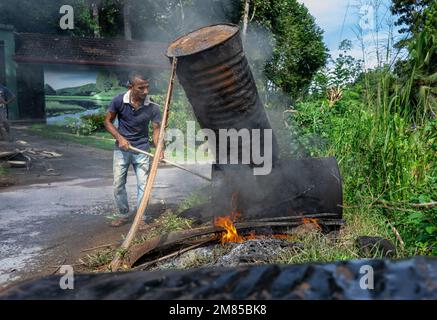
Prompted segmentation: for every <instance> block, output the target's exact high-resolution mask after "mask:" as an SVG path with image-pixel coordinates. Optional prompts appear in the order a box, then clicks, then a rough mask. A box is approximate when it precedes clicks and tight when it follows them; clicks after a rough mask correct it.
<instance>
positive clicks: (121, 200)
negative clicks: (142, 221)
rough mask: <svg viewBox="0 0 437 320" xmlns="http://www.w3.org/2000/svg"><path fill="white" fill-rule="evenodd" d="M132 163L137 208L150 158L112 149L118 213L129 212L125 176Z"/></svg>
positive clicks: (144, 184) (125, 213) (140, 154)
mask: <svg viewBox="0 0 437 320" xmlns="http://www.w3.org/2000/svg"><path fill="white" fill-rule="evenodd" d="M131 164H132V166H133V168H134V172H135V176H136V178H137V208H138V207H139V205H140V202H141V198H142V197H143V194H144V187H145V186H146V182H147V177H148V175H149V169H150V158H149V157H148V156H146V155H145V154H142V153H133V152H131V151H123V150H120V149H114V163H113V169H114V198H115V204H116V206H117V209H118V213H119V214H121V215H128V214H129V204H128V199H127V193H126V178H127V171H128V169H129V166H130V165H131Z"/></svg>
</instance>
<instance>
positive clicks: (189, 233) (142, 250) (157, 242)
mask: <svg viewBox="0 0 437 320" xmlns="http://www.w3.org/2000/svg"><path fill="white" fill-rule="evenodd" d="M301 224H302V221H282V222H281V221H279V222H278V221H249V222H240V223H235V228H236V229H237V230H238V231H240V230H245V229H252V228H265V227H273V228H274V227H297V226H299V225H301ZM317 224H319V225H321V226H341V225H343V224H344V222H343V221H342V220H333V221H318V222H317ZM219 232H223V228H220V227H215V226H209V227H201V228H196V229H190V230H184V231H177V232H171V233H168V234H165V235H162V236H158V237H155V238H153V239H151V240H148V241H146V242H144V243H142V244H139V245H136V246H132V247H131V249H130V250H129V252H128V254H126V256H125V259H126V263H127V265H128V266H132V265H134V264H135V263H136V262H137V261H138V260H139V259H140V258H141V257H143V256H144V255H145V254H148V253H150V252H151V251H156V250H164V249H165V248H168V247H170V246H173V245H176V244H179V243H181V242H184V241H186V240H189V239H192V238H196V237H200V236H203V235H209V234H212V233H214V234H215V233H219Z"/></svg>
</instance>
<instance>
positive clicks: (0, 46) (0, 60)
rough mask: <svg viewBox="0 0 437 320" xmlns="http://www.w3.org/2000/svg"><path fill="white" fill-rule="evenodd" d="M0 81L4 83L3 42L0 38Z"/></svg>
mask: <svg viewBox="0 0 437 320" xmlns="http://www.w3.org/2000/svg"><path fill="white" fill-rule="evenodd" d="M0 83H1V84H3V85H5V84H6V62H5V42H4V41H1V40H0Z"/></svg>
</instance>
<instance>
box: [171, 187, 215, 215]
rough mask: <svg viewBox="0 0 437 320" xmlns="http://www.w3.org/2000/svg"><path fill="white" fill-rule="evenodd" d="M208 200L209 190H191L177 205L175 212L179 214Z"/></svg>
mask: <svg viewBox="0 0 437 320" xmlns="http://www.w3.org/2000/svg"><path fill="white" fill-rule="evenodd" d="M208 201H209V190H208V189H205V188H200V189H197V190H194V191H192V192H191V193H190V194H189V195H188V196H187V197H186V198H185V199H184V200H183V201H182V202H181V203H180V204H179V206H178V208H177V210H176V212H177V213H178V214H179V213H181V212H183V211H184V210H187V209H189V208H192V207H195V206H198V205H200V204H203V203H206V202H208Z"/></svg>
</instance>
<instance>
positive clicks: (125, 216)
mask: <svg viewBox="0 0 437 320" xmlns="http://www.w3.org/2000/svg"><path fill="white" fill-rule="evenodd" d="M128 88H129V90H128V91H127V92H126V93H124V94H119V95H117V96H116V97H115V98H114V99H113V100H112V101H111V103H110V105H109V107H108V112H107V114H106V117H105V128H106V130H108V131H109V132H110V133H111V134H112V136H113V137H114V138H115V140H116V143H115V148H114V162H113V169H114V198H115V203H116V206H117V210H118V213H117V214H116V215H115V220H113V221H112V223H111V225H112V226H120V225H122V224H125V223H126V222H128V220H129V204H128V198H127V193H126V177H127V172H128V169H129V166H130V165H131V164H132V166H133V169H134V172H135V175H136V179H137V207H139V204H140V202H141V199H142V197H143V193H144V187H145V184H146V182H147V177H148V174H149V167H150V158H149V157H148V156H146V155H144V154H142V153H136V152H133V151H131V150H129V146H133V147H136V148H138V149H141V150H144V151H150V144H149V123H150V122H152V126H153V143H154V144H155V146H156V145H157V144H158V137H159V127H160V123H161V112H160V110H159V106H158V105H157V104H155V103H153V102H151V101H150V99H149V96H148V93H149V80H148V79H147V78H146V77H144V76H143V75H142V74H141V73H139V72H133V73H131V74H130V75H129V82H128ZM115 118H118V128H116V127H115V126H114V124H113V122H114V120H115ZM160 157H161V158H162V157H163V154H161V155H160ZM144 218H145V217H144V216H143V219H144Z"/></svg>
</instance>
